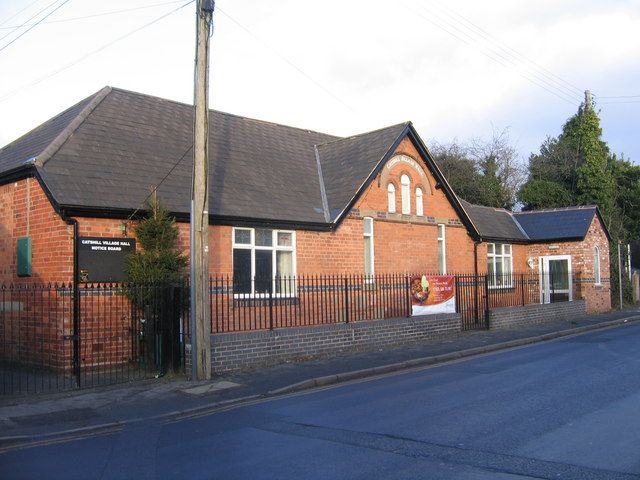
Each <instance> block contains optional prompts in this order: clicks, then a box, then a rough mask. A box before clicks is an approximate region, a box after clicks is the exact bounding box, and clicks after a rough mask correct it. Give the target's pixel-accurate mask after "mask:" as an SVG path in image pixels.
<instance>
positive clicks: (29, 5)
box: [0, 0, 40, 28]
mask: <svg viewBox="0 0 640 480" xmlns="http://www.w3.org/2000/svg"><path fill="white" fill-rule="evenodd" d="M39 1H40V0H35V1H33V2H31V3H30V4H28V5H27V6H26V7H24V8H22V9H21V10H18V11H17V12H16V13H14V14H13V15H11V16H10V17H9V18H7V19H5V20H3V21H1V22H0V25H4V24H5V23H7V22H10V21H11V20H13V19H14V18H16V17H17V16H18V15H20V14H21V13H22V12H24V11H25V10H27V9H28V8H30V7H32V6H33V5H35V4H36V3H38V2H39ZM11 28H14V27H11Z"/></svg>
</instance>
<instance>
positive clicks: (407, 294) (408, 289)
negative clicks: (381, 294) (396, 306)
mask: <svg viewBox="0 0 640 480" xmlns="http://www.w3.org/2000/svg"><path fill="white" fill-rule="evenodd" d="M404 297H405V298H406V299H407V317H410V316H411V287H410V285H409V275H405V276H404Z"/></svg>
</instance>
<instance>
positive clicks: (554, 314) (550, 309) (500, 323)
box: [489, 300, 586, 330]
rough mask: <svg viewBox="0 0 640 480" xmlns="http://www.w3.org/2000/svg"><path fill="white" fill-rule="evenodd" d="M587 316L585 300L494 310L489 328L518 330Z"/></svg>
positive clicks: (490, 317) (491, 312)
mask: <svg viewBox="0 0 640 480" xmlns="http://www.w3.org/2000/svg"><path fill="white" fill-rule="evenodd" d="M583 315H586V303H585V301H584V300H574V301H573V302H559V303H547V304H543V305H539V304H533V305H525V306H518V307H501V308H494V309H492V310H491V311H490V312H489V328H490V329H492V330H493V329H503V328H518V327H524V326H527V325H535V324H538V323H546V322H554V321H558V320H568V319H571V318H576V317H580V316H583Z"/></svg>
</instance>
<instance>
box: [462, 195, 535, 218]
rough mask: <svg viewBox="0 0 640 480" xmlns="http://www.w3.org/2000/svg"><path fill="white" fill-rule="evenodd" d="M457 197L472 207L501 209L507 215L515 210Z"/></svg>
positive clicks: (498, 210) (497, 210)
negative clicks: (479, 203)
mask: <svg viewBox="0 0 640 480" xmlns="http://www.w3.org/2000/svg"><path fill="white" fill-rule="evenodd" d="M458 199H460V200H462V201H463V202H465V203H468V204H469V205H470V206H472V207H478V208H489V209H491V210H494V211H496V212H500V211H502V212H505V213H508V214H509V215H513V214H514V213H516V212H514V211H513V210H509V209H506V208H503V207H491V206H489V205H478V204H477V203H471V202H470V201H468V200H465V199H464V198H462V197H458ZM537 211H539V210H537Z"/></svg>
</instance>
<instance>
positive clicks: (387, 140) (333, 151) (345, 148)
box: [318, 122, 409, 221]
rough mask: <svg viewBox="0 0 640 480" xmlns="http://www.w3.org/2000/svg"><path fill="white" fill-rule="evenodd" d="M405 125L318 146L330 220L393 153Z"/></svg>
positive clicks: (406, 124) (407, 124)
mask: <svg viewBox="0 0 640 480" xmlns="http://www.w3.org/2000/svg"><path fill="white" fill-rule="evenodd" d="M408 126H409V123H408V122H407V123H401V124H398V125H393V126H391V127H387V128H383V129H380V130H375V131H373V132H368V133H363V134H361V135H356V136H353V137H347V138H341V139H338V140H334V141H332V142H328V143H324V144H322V145H318V154H319V159H320V165H321V167H322V176H323V178H324V183H325V185H326V195H327V203H328V207H329V217H330V219H331V220H332V221H335V220H336V219H337V218H338V216H339V215H340V214H341V213H342V212H343V211H344V209H345V208H346V207H347V205H348V204H349V203H350V201H351V200H352V199H354V197H356V196H357V195H358V193H360V189H361V188H363V187H364V186H365V184H366V183H367V182H366V180H367V178H368V177H369V175H370V174H371V173H372V172H373V171H374V170H375V168H376V167H377V166H378V164H380V162H382V161H384V160H385V157H386V156H387V155H388V154H389V153H392V151H393V150H394V145H395V144H396V143H397V141H398V140H399V139H401V137H402V136H403V135H402V134H403V133H404V132H405V130H406V128H407V127H408Z"/></svg>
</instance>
